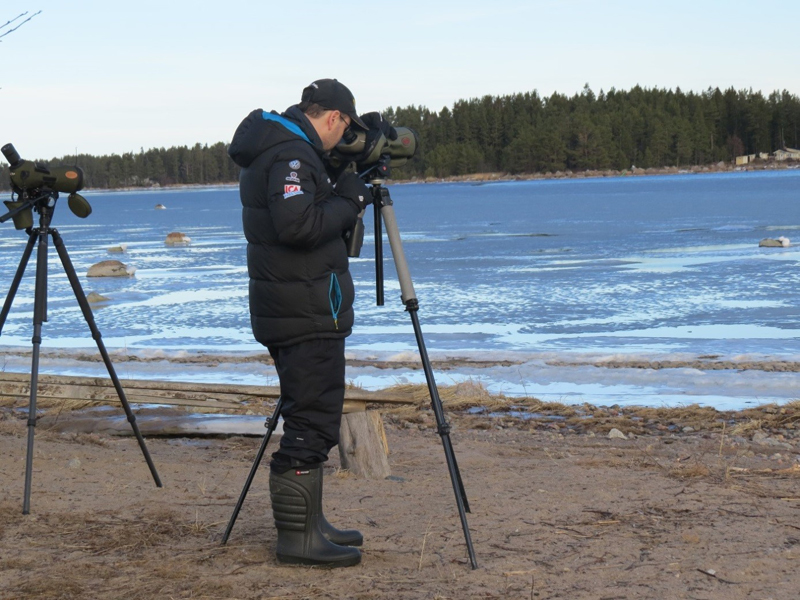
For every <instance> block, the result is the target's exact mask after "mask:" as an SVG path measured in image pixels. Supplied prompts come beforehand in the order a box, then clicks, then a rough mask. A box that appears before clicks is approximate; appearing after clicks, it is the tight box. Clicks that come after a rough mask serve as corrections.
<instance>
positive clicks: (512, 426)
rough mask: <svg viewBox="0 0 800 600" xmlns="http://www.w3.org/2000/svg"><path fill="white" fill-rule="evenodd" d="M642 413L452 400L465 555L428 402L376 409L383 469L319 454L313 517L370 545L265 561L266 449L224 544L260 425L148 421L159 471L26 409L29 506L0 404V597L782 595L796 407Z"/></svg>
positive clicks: (787, 583)
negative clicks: (734, 418)
mask: <svg viewBox="0 0 800 600" xmlns="http://www.w3.org/2000/svg"><path fill="white" fill-rule="evenodd" d="M795 408H796V407H795ZM770 410H771V411H773V412H774V411H775V408H774V407H773V408H772V409H770ZM662 419H663V416H662ZM651 421H652V422H651V423H649V427H648V428H644V429H641V428H640V430H639V431H640V434H637V435H632V436H629V437H627V438H618V439H610V438H609V437H608V435H607V434H608V431H607V429H608V427H605V429H596V430H594V429H592V428H590V427H583V428H571V427H567V426H565V425H564V424H563V423H559V422H557V421H553V420H546V419H544V420H537V421H527V422H526V421H519V420H515V419H512V418H509V417H496V418H492V417H488V416H481V417H476V416H471V417H470V416H465V415H454V416H452V417H451V422H452V424H453V427H454V428H453V432H452V439H453V442H454V446H455V451H456V456H457V459H458V463H459V466H460V468H461V472H462V475H463V478H464V483H465V487H466V491H467V495H468V499H469V502H470V504H471V513H470V514H469V515H468V520H469V525H470V529H471V532H472V539H473V542H474V548H475V552H476V555H477V560H478V563H479V568H478V569H477V570H472V569H471V568H470V564H469V560H468V557H467V552H466V546H465V543H464V535H463V531H462V529H461V524H460V522H459V519H458V513H457V510H456V504H455V500H454V496H453V488H452V486H451V484H450V480H449V476H448V473H447V468H446V462H445V459H444V453H443V451H442V446H441V442H440V440H439V436H438V435H437V434H436V433H435V431H434V428H433V427H432V426H431V424H432V423H431V419H430V416H429V415H428V414H425V413H424V412H423V413H420V414H417V415H416V416H414V415H412V416H409V415H405V416H398V415H387V416H386V417H385V422H386V429H387V436H388V441H389V446H390V449H391V455H390V463H391V466H392V471H393V475H392V478H391V479H387V480H380V481H375V480H367V479H360V478H356V477H354V476H352V475H349V474H348V473H346V472H343V471H341V470H339V469H338V465H339V459H338V456H336V455H334V456H332V459H331V461H330V462H329V463H328V466H327V467H326V483H325V487H326V495H325V509H326V514H327V516H328V519H329V520H330V521H331V522H332V523H334V524H335V525H338V526H340V527H344V526H347V527H350V526H353V527H358V528H359V529H361V530H362V532H363V533H364V537H365V545H364V547H363V554H364V556H363V561H362V563H361V564H360V565H358V566H356V567H352V568H347V569H336V570H325V569H319V568H308V567H284V566H280V565H279V564H278V563H277V562H276V559H275V555H274V546H275V530H274V528H273V525H272V522H271V512H270V506H269V495H268V484H267V475H268V474H267V467H266V465H265V466H263V467H262V468H261V469H260V470H259V472H258V474H257V476H256V479H255V482H254V484H253V487H252V488H251V490H250V493H249V495H248V497H247V499H246V502H245V504H244V507H243V510H242V512H241V514H240V516H239V519H238V521H237V523H236V526H235V528H234V529H233V533H232V535H231V539H230V541H229V543H228V545H227V546H222V545H221V544H220V538H221V534H222V532H223V531H224V529H225V525H226V524H227V522H228V519H229V518H230V515H231V512H232V510H233V507H234V505H235V502H236V499H237V498H238V496H239V493H240V491H241V489H242V486H243V484H244V481H245V478H246V476H247V473H248V470H249V468H250V465H251V464H252V461H253V458H254V456H255V452H256V450H257V448H258V446H259V444H260V440H259V439H258V438H243V437H229V438H225V439H185V438H181V439H158V438H152V439H148V440H147V446H148V448H149V450H150V453H151V454H152V457H153V460H154V461H155V464H156V466H157V469H158V472H159V474H160V476H161V479H162V480H163V482H164V484H165V485H164V487H163V488H161V489H159V488H157V487H156V486H155V485H154V484H153V480H152V478H151V476H150V473H149V471H148V469H147V465H146V463H145V461H144V459H143V457H142V454H141V452H140V449H139V447H138V445H137V444H136V441H135V439H133V438H112V437H100V436H97V435H95V434H60V433H55V432H53V431H48V430H46V429H45V428H44V427H39V428H37V430H36V437H35V454H34V455H35V460H34V472H33V492H32V496H31V514H30V515H27V516H24V515H22V499H23V482H24V465H25V453H26V446H25V442H26V426H25V420H24V415H22V414H21V413H20V412H19V411H17V412H12V411H11V410H9V409H0V456H2V457H3V458H2V462H1V463H0V598H2V599H12V598H13V599H18V598H65V599H66V598H69V599H72V598H76V599H77V598H81V599H85V598H97V599H111V598H114V599H134V598H137V599H138V598H141V599H145V598H147V599H150V598H198V599H199V598H208V599H210V598H237V599H238V598H242V599H245V598H248V599H249V598H275V599H277V598H281V599H300V598H332V599H368V598H392V599H406V598H408V599H416V598H431V599H464V598H515V599H534V598H537V599H544V598H569V599H573V600H574V599H593V600H612V599H613V600H618V599H643V598H647V599H649V598H653V599H672V598H687V599H711V598H714V599H717V598H718V599H726V600H735V599H738V598H752V599H764V600H766V599H773V600H778V599H781V600H783V599H786V600H795V599H797V598H798V594H800V592H798V590H800V573H798V567H800V462H799V460H800V458H799V457H800V431H798V429H797V428H796V426H797V423H798V418H797V414H796V413H790V414H789V416H788V417H786V416H784V417H783V418H782V420H780V421H779V423H781V424H782V425H783V428H780V429H776V428H775V427H772V428H770V429H768V430H766V431H764V430H763V429H762V428H759V426H758V424H756V425H754V426H751V427H749V428H748V427H745V428H741V427H740V430H739V433H741V434H742V435H730V434H726V430H725V428H724V427H723V429H722V430H720V429H719V428H716V429H703V428H700V429H699V430H695V431H689V430H687V431H683V429H682V428H677V429H676V427H674V426H670V427H667V426H666V425H665V424H663V423H662V422H659V421H656V420H651ZM631 423H635V419H633V420H632V421H631ZM758 423H761V422H760V421H758ZM620 427H621V428H622V429H624V427H622V426H621V425H620ZM689 429H692V428H691V427H690V428H689ZM632 431H633V430H632ZM753 431H755V433H756V434H757V435H755V437H754V436H753ZM334 454H335V453H334Z"/></svg>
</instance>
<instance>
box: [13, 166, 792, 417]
mask: <svg viewBox="0 0 800 600" xmlns="http://www.w3.org/2000/svg"><path fill="white" fill-rule="evenodd" d="M391 193H392V196H393V199H394V201H395V211H396V215H397V219H398V225H399V227H400V232H401V236H403V237H404V239H405V241H406V242H407V244H406V245H405V246H404V248H405V253H406V257H407V260H408V265H409V268H410V270H411V275H412V277H413V281H414V287H415V290H416V293H417V297H418V299H419V302H420V310H419V317H420V322H421V323H422V330H423V333H424V335H425V341H426V344H427V347H428V350H429V351H430V352H431V353H432V354H434V353H435V354H437V355H441V354H442V353H444V354H447V355H453V356H456V355H458V356H464V355H470V354H477V355H489V356H503V355H505V354H506V353H521V354H525V353H530V352H534V353H536V356H537V358H531V359H530V360H529V361H523V362H522V363H520V364H521V366H519V367H518V368H516V369H514V368H512V367H502V368H501V367H498V368H487V367H482V368H481V369H477V368H476V370H474V371H470V370H468V369H467V368H466V367H465V369H466V370H464V371H463V372H462V371H461V370H460V369H459V371H458V373H456V371H454V370H449V371H448V374H447V375H446V377H447V378H448V380H456V379H458V378H459V377H479V378H480V380H481V381H483V382H485V383H486V385H488V386H491V387H492V389H495V390H497V391H503V390H505V391H506V392H507V393H513V394H517V393H521V394H524V393H531V394H532V393H534V392H535V393H537V394H544V395H547V396H548V397H558V396H559V395H564V397H569V398H572V399H577V398H582V399H587V400H589V401H591V398H592V397H597V398H601V397H602V398H611V397H614V398H621V399H623V400H624V398H627V397H629V398H634V399H636V400H637V401H641V400H643V399H644V400H647V399H648V398H651V399H652V401H653V402H654V403H658V402H659V400H658V399H659V398H662V399H663V398H666V397H667V396H669V397H670V398H672V399H673V400H675V399H676V398H678V397H681V396H692V395H693V394H694V393H695V392H697V393H698V394H702V395H703V396H702V397H703V398H706V399H707V401H708V402H718V401H720V398H723V397H726V396H725V394H726V393H730V394H731V396H730V397H731V398H735V399H736V398H738V399H739V400H735V401H737V402H738V401H742V402H744V398H745V395H739V394H751V395H752V397H756V396H757V397H759V398H779V397H780V398H788V397H789V396H788V394H789V391H788V388H789V387H791V385H790V383H785V382H783V380H782V379H791V377H792V376H791V375H786V374H780V375H782V376H783V375H786V376H785V377H775V376H774V375H775V374H770V373H764V372H762V373H761V374H760V376H761V378H762V379H761V381H758V379H759V377H758V373H756V372H753V373H748V374H747V375H746V376H741V377H738V378H737V376H736V375H735V374H725V375H726V377H724V378H723V380H721V381H720V382H719V383H718V384H715V385H716V387H714V386H712V385H710V384H708V385H706V384H702V385H701V382H702V381H715V379H714V378H713V377H712V378H709V377H705V378H704V377H701V376H700V375H699V374H698V373H690V372H686V373H677V371H676V370H674V369H670V377H668V378H663V377H660V376H657V375H654V374H653V373H642V372H639V371H637V370H633V369H617V370H612V369H599V368H598V367H596V366H591V365H583V366H572V367H565V366H562V367H553V366H552V365H548V364H546V362H543V361H544V360H545V359H544V358H542V357H544V356H546V355H547V354H548V353H553V354H554V355H556V356H562V355H569V354H571V353H573V352H576V351H580V352H582V353H584V354H587V355H588V354H592V353H608V354H617V353H620V354H626V355H630V356H640V355H645V354H653V355H655V356H670V355H673V354H674V353H686V354H687V355H691V356H701V355H708V354H719V355H724V356H735V355H753V354H762V355H767V356H773V357H777V358H781V357H788V356H797V355H800V309H798V307H800V285H798V283H800V270H798V269H797V265H798V262H800V250H797V249H796V248H781V249H763V248H758V242H759V240H760V239H761V238H763V237H766V236H770V237H777V236H779V235H785V234H788V235H787V237H791V233H792V232H793V231H794V230H796V229H798V228H800V225H796V223H797V221H796V220H795V219H794V218H793V217H791V215H793V214H795V205H796V201H797V197H798V195H800V172H797V171H795V172H792V173H786V172H781V173H766V174H765V173H759V174H747V173H736V174H729V175H710V176H681V175H679V176H673V177H647V178H620V179H595V180H574V181H569V180H562V181H540V182H536V181H534V182H505V183H498V184H492V185H482V186H473V185H468V184H443V185H414V184H412V185H402V186H392V187H391ZM91 198H92V204H93V208H94V212H93V214H92V215H91V218H90V219H87V220H85V221H80V220H78V219H76V218H75V217H74V216H72V215H71V213H70V212H69V211H66V210H64V209H63V208H60V209H59V210H58V211H57V214H56V219H55V223H54V224H55V225H56V226H58V227H59V229H60V230H61V231H62V235H63V236H64V240H65V243H66V245H67V248H68V250H69V252H70V256H71V257H72V260H73V262H74V263H75V267H76V270H77V272H78V275H79V277H80V279H81V283H82V285H83V287H84V290H85V291H86V292H88V291H97V292H98V293H101V294H102V295H104V296H106V297H108V298H109V299H110V300H109V301H108V302H106V303H104V304H103V305H102V308H100V307H98V308H96V309H95V319H96V321H97V323H98V327H99V328H100V330H101V331H102V333H103V339H104V340H105V342H106V344H107V345H108V346H109V348H111V349H112V350H117V349H126V350H128V351H132V352H148V351H159V352H166V353H167V354H170V353H177V352H197V351H205V352H209V353H210V352H215V353H219V352H222V353H233V354H235V353H245V354H246V353H258V352H263V348H262V347H261V346H260V345H258V344H257V343H256V342H255V341H254V340H253V339H252V335H251V333H250V325H249V316H248V314H247V313H248V307H247V275H246V266H245V262H246V259H245V252H246V248H245V243H244V240H243V238H242V234H241V214H240V212H241V211H240V204H239V200H238V190H236V189H235V188H231V187H223V188H217V189H211V190H167V191H158V192H141V191H131V192H124V193H99V192H92V193H91ZM156 204H164V205H165V206H167V207H168V210H155V208H154V207H155V205H156ZM369 221H370V220H369V219H367V227H368V229H370V227H371V224H370V223H369ZM784 222H785V223H786V225H785V226H784V225H781V223H784ZM171 231H181V232H183V233H186V234H187V235H188V236H189V237H191V238H192V240H193V242H192V245H190V246H188V247H185V248H170V247H166V246H165V245H164V239H165V237H166V235H167V233H169V232H171ZM6 233H7V234H8V235H3V236H2V239H0V289H2V290H6V289H8V286H9V284H10V280H11V277H12V276H13V273H14V272H15V270H16V268H17V264H18V261H19V257H20V254H21V252H22V249H23V247H24V245H25V241H26V236H25V235H24V232H15V231H13V230H12V229H10V228H8V229H7V230H6ZM371 237H372V236H371V231H367V236H366V243H365V248H364V251H363V253H362V257H361V258H359V259H357V260H354V261H352V263H351V270H352V272H353V275H354V279H355V282H356V289H357V298H356V305H355V310H356V315H357V317H356V327H355V329H354V333H353V335H352V336H351V337H350V338H348V352H353V353H354V354H355V355H372V354H375V353H388V354H389V355H397V356H412V355H414V354H415V352H416V341H415V338H414V333H413V330H412V327H411V323H410V320H409V318H408V314H407V313H406V311H405V310H404V307H403V305H402V303H401V302H400V299H399V296H400V289H399V284H398V283H397V278H396V274H395V272H394V264H393V261H392V260H391V251H390V248H389V246H388V240H386V239H385V240H384V241H385V242H386V246H385V249H384V250H385V260H384V266H385V269H386V273H385V282H384V283H385V291H386V306H384V307H376V306H375V300H374V293H373V289H374V283H375V282H374V278H375V270H374V259H373V258H372V257H371V252H372V250H371V248H372V242H371ZM121 243H125V244H127V245H128V250H127V251H126V252H125V253H124V254H120V255H114V256H111V255H109V254H108V252H107V248H108V247H110V246H115V245H118V244H121ZM108 258H118V259H120V260H122V261H123V262H125V263H126V264H130V265H132V266H135V267H137V269H138V271H137V273H136V276H135V277H133V278H125V279H120V280H111V279H100V280H97V279H92V280H89V279H87V278H86V277H85V273H86V271H87V270H88V267H89V266H91V265H92V264H94V263H96V262H99V261H100V260H106V259H108ZM34 263H35V260H34V261H32V262H31V264H29V266H28V270H27V272H26V276H25V277H24V278H23V281H22V284H21V286H20V289H19V292H18V294H17V298H16V300H15V302H14V305H13V307H12V310H11V313H10V314H9V317H8V320H7V322H6V323H5V326H4V328H3V331H2V337H0V346H2V347H8V346H9V345H16V346H27V345H29V343H30V337H31V311H32V298H33V289H34V285H33V272H34V271H35V267H34ZM49 271H50V279H49V303H48V321H47V322H46V323H45V324H44V338H45V341H44V346H45V347H50V348H74V349H80V348H90V347H91V346H92V345H93V342H92V340H91V337H90V336H89V332H88V328H87V327H86V324H85V323H84V322H83V318H82V316H81V313H80V310H79V309H78V307H77V305H76V303H75V301H74V298H73V297H72V292H71V290H70V288H69V285H68V282H67V279H66V277H65V276H64V274H63V272H62V271H61V267H60V263H59V261H58V259H57V256H56V255H55V253H52V254H51V255H50V265H49ZM168 358H169V357H166V358H165V361H164V364H165V365H170V366H169V367H164V369H163V373H162V372H160V371H158V370H157V369H156V370H155V371H153V372H152V373H151V375H152V376H156V375H165V376H166V375H169V376H172V374H173V370H175V371H174V372H175V373H176V374H177V375H176V376H178V377H180V376H186V377H189V376H191V377H198V378H203V380H208V379H209V378H212V379H213V378H214V377H218V378H219V379H220V380H225V377H228V376H230V375H231V374H232V373H234V372H235V375H236V376H237V377H243V378H245V379H247V380H248V381H251V380H256V379H258V378H259V377H262V378H263V373H262V372H261V371H258V372H257V373H255V374H254V373H253V372H250V371H248V369H255V367H254V366H253V365H252V364H250V366H244V367H238V366H237V367H236V368H235V369H234V367H233V366H232V365H233V364H235V363H234V362H223V363H220V365H219V366H217V367H214V368H210V367H208V366H205V367H202V368H201V367H197V368H196V369H190V368H189V367H183V366H181V367H175V365H174V364H172V361H169V360H168ZM387 362H390V361H388V360H387ZM398 362H402V361H398ZM154 364H156V363H149V362H145V363H143V365H149V366H147V367H144V366H142V367H141V369H143V371H142V372H141V375H142V376H148V373H149V371H147V369H154V368H155V367H153V365H154ZM244 364H245V365H247V364H248V363H244ZM18 368H19V369H22V370H24V368H25V367H24V360H23V361H22V362H21V363H19V365H18ZM70 368H71V369H73V368H74V369H76V370H82V369H84V368H85V367H83V366H80V367H79V366H77V365H73V366H72V367H70ZM126 368H129V369H134V370H135V369H138V368H140V367H138V366H137V367H134V366H133V364H132V363H126ZM359 368H361V367H359ZM370 368H372V367H370ZM184 369H186V370H184ZM364 369H367V367H364ZM375 369H377V368H375ZM503 369H505V370H503ZM228 371H230V372H228ZM612 371H614V373H616V374H614V373H612ZM601 372H602V373H604V375H603V376H602V377H601V376H600V375H599V373H601ZM515 373H516V375H515ZM520 373H523V375H524V376H521V375H520ZM728 375H730V376H728ZM349 376H350V375H349ZM352 377H353V378H355V379H356V380H358V381H360V382H363V383H365V384H368V385H373V384H374V385H385V384H389V383H392V382H393V381H395V380H398V378H404V379H407V380H414V378H418V377H419V374H418V372H417V371H408V370H407V369H406V370H405V371H403V372H402V373H398V372H396V371H392V370H391V369H387V368H381V369H377V370H375V371H374V372H373V371H369V372H368V371H358V370H355V371H353V372H352ZM714 377H716V375H714ZM740 381H743V382H745V383H746V385H738V383H737V382H740ZM770 382H772V383H773V385H774V389H775V390H776V391H775V392H774V393H772V392H771V391H770V389H769V384H770ZM712 388H713V389H712ZM723 388H724V389H725V390H727V391H726V392H724V393H722V392H719V390H720V389H723ZM604 394H605V395H604ZM623 400H620V402H621V401H623ZM673 400H670V401H673Z"/></svg>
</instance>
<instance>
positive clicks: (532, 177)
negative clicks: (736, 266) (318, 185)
mask: <svg viewBox="0 0 800 600" xmlns="http://www.w3.org/2000/svg"><path fill="white" fill-rule="evenodd" d="M794 169H800V164H798V163H797V162H796V161H781V162H776V161H766V162H756V163H752V164H748V165H741V166H735V165H731V164H729V163H723V162H719V163H717V164H713V165H702V166H698V165H694V166H691V167H658V168H656V167H650V168H647V169H641V168H638V167H633V168H631V169H623V170H616V169H586V170H585V171H572V170H569V169H567V170H565V171H555V172H547V173H516V174H511V173H506V172H489V173H470V174H468V175H452V176H450V177H424V178H419V177H417V178H412V179H390V180H389V181H390V183H392V184H394V185H398V184H408V183H465V182H466V183H473V182H474V183H484V182H502V181H538V180H542V179H593V178H594V179H598V178H609V177H643V176H648V175H702V174H706V173H739V172H745V171H785V170H794ZM238 186H239V183H238V182H228V183H181V184H174V185H163V186H162V185H153V186H148V187H121V188H86V190H85V191H87V192H98V193H99V192H139V191H141V192H154V191H165V190H184V189H185V190H202V189H210V188H235V187H238Z"/></svg>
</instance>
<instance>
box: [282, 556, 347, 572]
mask: <svg viewBox="0 0 800 600" xmlns="http://www.w3.org/2000/svg"><path fill="white" fill-rule="evenodd" d="M276 556H277V557H278V562H279V563H283V564H285V565H308V566H312V567H323V568H325V569H336V568H338V567H352V566H355V565H357V564H358V563H360V562H361V555H358V556H354V557H352V558H348V559H345V560H335V561H323V560H314V559H313V558H303V557H302V556H288V555H286V554H277V555H276Z"/></svg>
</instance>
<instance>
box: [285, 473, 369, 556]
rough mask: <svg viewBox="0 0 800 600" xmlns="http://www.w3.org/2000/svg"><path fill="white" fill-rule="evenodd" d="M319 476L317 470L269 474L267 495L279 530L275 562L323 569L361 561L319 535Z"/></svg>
mask: <svg viewBox="0 0 800 600" xmlns="http://www.w3.org/2000/svg"><path fill="white" fill-rule="evenodd" d="M320 477H321V473H320V469H319V468H317V469H302V468H294V469H290V470H289V471H287V472H286V473H281V474H278V473H273V472H270V474H269V494H270V497H271V498H272V514H273V516H274V517H275V527H276V528H277V529H278V547H277V550H276V553H277V555H278V561H279V562H282V563H289V564H300V565H319V566H324V567H350V566H353V565H357V564H358V563H360V562H361V552H360V551H359V550H358V548H351V547H348V546H339V545H337V544H334V543H333V542H331V541H330V540H329V539H328V538H326V537H325V536H324V535H323V533H322V524H321V521H322V511H321V510H320V507H321V506H322V496H321V494H322V487H321V486H320ZM328 526H329V527H330V525H328Z"/></svg>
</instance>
